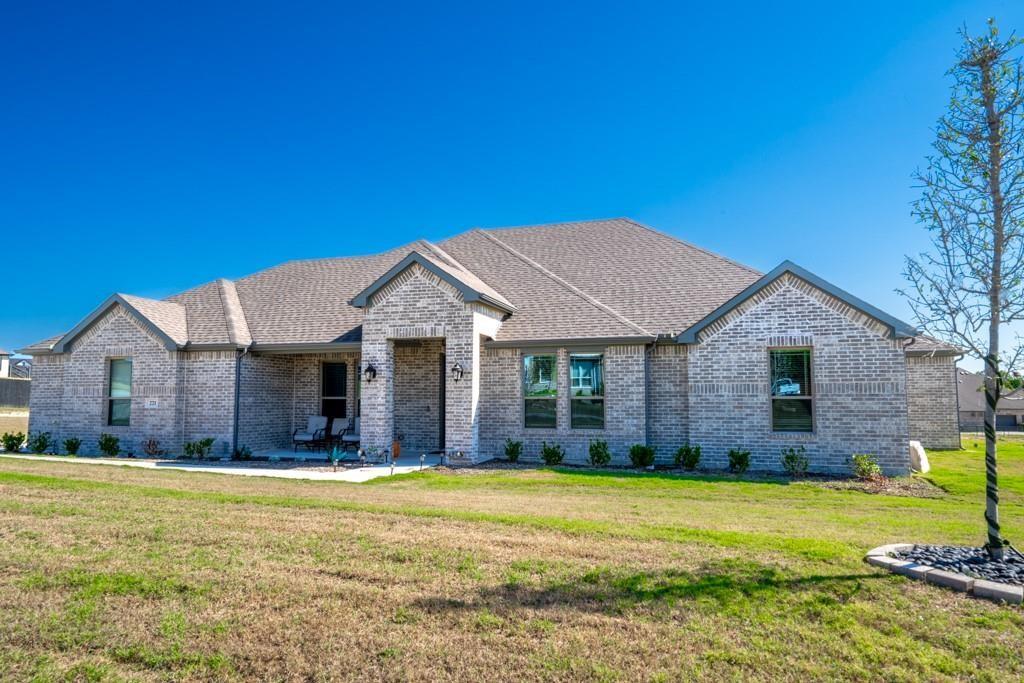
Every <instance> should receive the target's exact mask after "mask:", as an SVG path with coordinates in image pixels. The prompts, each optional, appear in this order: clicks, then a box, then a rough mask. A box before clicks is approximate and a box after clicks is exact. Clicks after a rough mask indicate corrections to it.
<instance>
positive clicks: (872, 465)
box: [850, 453, 882, 481]
mask: <svg viewBox="0 0 1024 683" xmlns="http://www.w3.org/2000/svg"><path fill="white" fill-rule="evenodd" d="M850 460H851V466H852V467H853V476H855V477H857V478H858V479H862V480H864V481H871V480H874V479H881V478H882V468H881V467H879V466H878V459H877V458H876V457H875V456H873V455H872V454H870V453H854V454H853V455H852V456H851V457H850Z"/></svg>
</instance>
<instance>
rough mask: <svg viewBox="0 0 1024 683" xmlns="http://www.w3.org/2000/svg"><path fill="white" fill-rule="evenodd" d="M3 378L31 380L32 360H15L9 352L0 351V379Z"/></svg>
mask: <svg viewBox="0 0 1024 683" xmlns="http://www.w3.org/2000/svg"><path fill="white" fill-rule="evenodd" d="M3 377H17V378H18V379H31V378H32V359H31V358H15V357H14V356H13V354H11V352H10V351H5V350H3V349H0V378H3Z"/></svg>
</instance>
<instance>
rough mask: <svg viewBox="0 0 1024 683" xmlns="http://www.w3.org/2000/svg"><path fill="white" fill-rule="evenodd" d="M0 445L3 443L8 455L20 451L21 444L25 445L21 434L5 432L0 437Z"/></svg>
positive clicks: (23, 436)
mask: <svg viewBox="0 0 1024 683" xmlns="http://www.w3.org/2000/svg"><path fill="white" fill-rule="evenodd" d="M0 443H3V445H4V450H5V451H7V452H8V453H17V452H18V451H20V450H21V444H23V443H25V435H24V434H22V433H21V432H6V433H5V434H4V435H3V436H0Z"/></svg>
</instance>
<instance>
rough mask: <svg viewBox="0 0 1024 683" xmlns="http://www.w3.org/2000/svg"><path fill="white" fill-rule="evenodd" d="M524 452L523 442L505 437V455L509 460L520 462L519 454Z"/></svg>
mask: <svg viewBox="0 0 1024 683" xmlns="http://www.w3.org/2000/svg"><path fill="white" fill-rule="evenodd" d="M522 454H523V442H522V441H513V440H512V439H505V457H506V458H508V461H509V462H519V456H520V455H522Z"/></svg>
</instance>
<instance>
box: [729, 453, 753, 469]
mask: <svg viewBox="0 0 1024 683" xmlns="http://www.w3.org/2000/svg"><path fill="white" fill-rule="evenodd" d="M748 467H750V451H741V450H740V449H738V448H730V449H729V471H730V472H734V473H736V474H743V473H744V472H746V471H747V468H748Z"/></svg>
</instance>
